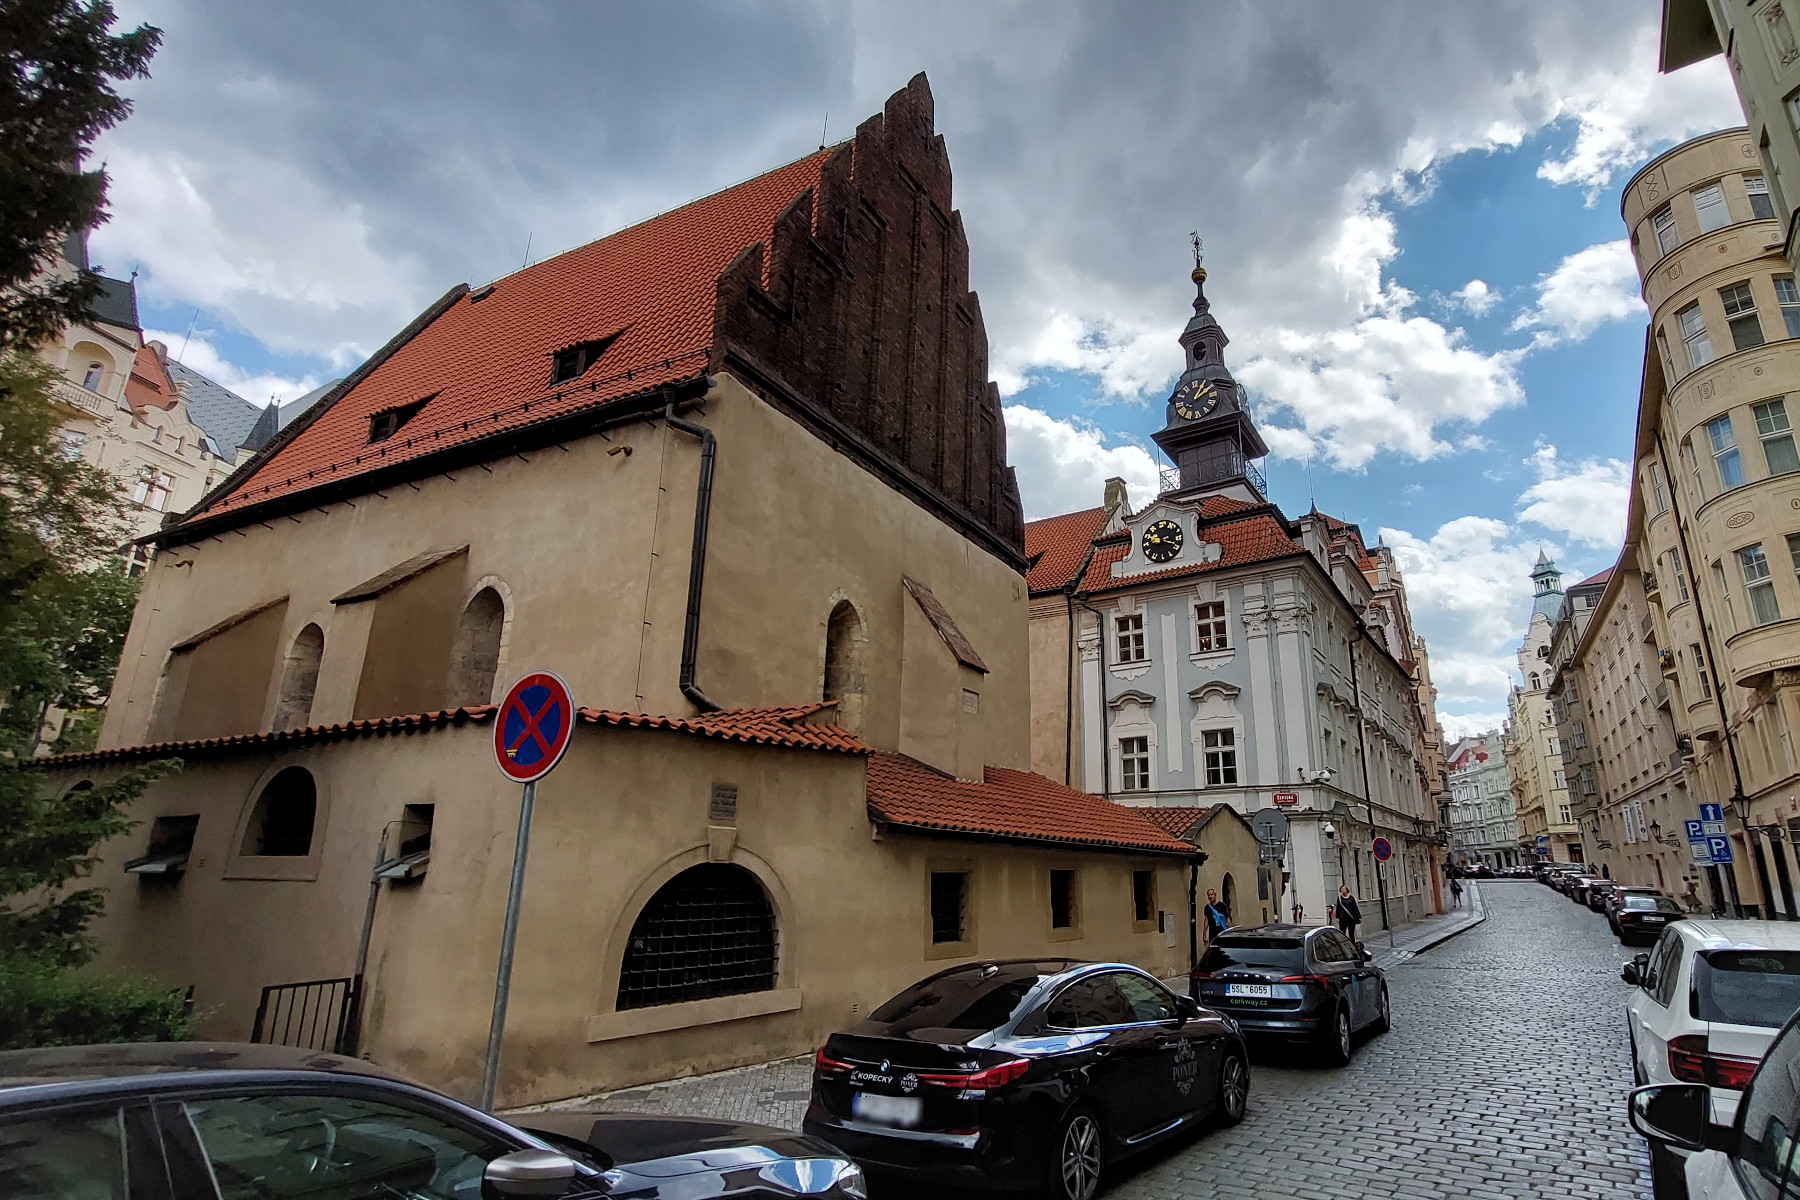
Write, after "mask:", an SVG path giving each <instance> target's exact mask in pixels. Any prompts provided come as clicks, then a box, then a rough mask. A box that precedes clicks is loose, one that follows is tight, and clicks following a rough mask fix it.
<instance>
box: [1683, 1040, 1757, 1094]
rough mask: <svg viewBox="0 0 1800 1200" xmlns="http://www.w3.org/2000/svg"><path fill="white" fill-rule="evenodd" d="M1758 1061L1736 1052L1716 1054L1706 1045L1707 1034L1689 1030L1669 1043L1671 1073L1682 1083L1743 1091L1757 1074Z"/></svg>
mask: <svg viewBox="0 0 1800 1200" xmlns="http://www.w3.org/2000/svg"><path fill="white" fill-rule="evenodd" d="M1756 1067H1757V1060H1756V1059H1754V1058H1739V1057H1738V1056H1736V1055H1735V1054H1715V1053H1713V1052H1711V1051H1709V1050H1708V1049H1707V1048H1706V1035H1705V1034H1704V1033H1689V1034H1684V1035H1683V1036H1681V1037H1678V1038H1673V1039H1671V1040H1670V1042H1669V1073H1670V1074H1671V1075H1673V1076H1675V1078H1677V1079H1679V1080H1681V1081H1682V1082H1683V1083H1704V1084H1706V1085H1707V1086H1708V1087H1721V1088H1733V1089H1735V1090H1737V1091H1742V1090H1743V1089H1744V1088H1746V1087H1748V1086H1749V1085H1750V1077H1751V1076H1752V1075H1754V1074H1756Z"/></svg>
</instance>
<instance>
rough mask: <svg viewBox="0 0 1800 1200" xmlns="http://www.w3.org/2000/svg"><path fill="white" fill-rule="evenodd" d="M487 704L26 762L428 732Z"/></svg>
mask: <svg viewBox="0 0 1800 1200" xmlns="http://www.w3.org/2000/svg"><path fill="white" fill-rule="evenodd" d="M494 709H495V706H494V705H492V704H468V705H464V706H462V707H460V708H441V709H433V710H431V711H430V712H422V713H409V714H406V715H403V716H394V717H367V718H364V719H362V720H356V721H339V722H337V723H335V724H332V725H308V726H306V727H304V728H302V729H283V730H280V731H264V732H262V733H235V734H230V735H228V736H225V737H214V738H189V739H185V740H182V741H173V742H150V743H147V744H143V745H137V746H116V747H113V748H111V749H107V750H82V751H77V752H76V753H74V754H52V755H49V756H47V757H44V758H34V759H32V760H31V761H30V762H29V763H27V764H25V765H26V766H28V767H63V766H75V765H79V764H82V763H99V762H118V761H123V760H126V759H134V758H168V757H173V756H179V755H186V754H194V753H196V752H200V751H213V750H230V749H239V748H244V747H251V746H310V745H315V744H317V743H320V742H341V741H346V740H348V739H350V738H356V737H370V736H374V737H384V736H386V735H388V734H394V733H428V732H430V731H432V730H434V729H442V728H443V727H444V726H446V725H463V724H467V723H470V722H475V723H480V722H482V721H486V720H487V719H488V718H489V717H491V716H493V715H494Z"/></svg>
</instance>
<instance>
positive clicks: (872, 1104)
mask: <svg viewBox="0 0 1800 1200" xmlns="http://www.w3.org/2000/svg"><path fill="white" fill-rule="evenodd" d="M924 1109H925V1104H924V1101H922V1100H920V1099H919V1098H918V1097H917V1096H875V1095H871V1094H870V1093H868V1092H854V1093H852V1094H851V1096H850V1115H851V1116H853V1117H856V1118H858V1119H859V1120H863V1121H874V1122H876V1123H877V1124H881V1125H898V1126H900V1127H901V1128H902V1129H910V1128H912V1127H913V1126H914V1125H917V1124H918V1123H919V1118H920V1116H922V1115H923V1114H924Z"/></svg>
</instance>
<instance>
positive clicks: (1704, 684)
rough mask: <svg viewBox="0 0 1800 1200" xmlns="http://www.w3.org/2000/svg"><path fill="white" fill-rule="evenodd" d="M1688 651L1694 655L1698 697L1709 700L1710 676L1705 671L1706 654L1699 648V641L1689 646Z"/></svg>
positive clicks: (1710, 693) (1710, 695)
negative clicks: (1698, 687) (1698, 689)
mask: <svg viewBox="0 0 1800 1200" xmlns="http://www.w3.org/2000/svg"><path fill="white" fill-rule="evenodd" d="M1688 653H1689V654H1691V655H1693V657H1694V678H1695V679H1696V680H1698V681H1699V684H1700V698H1701V699H1702V700H1710V699H1712V676H1710V675H1708V674H1707V673H1706V654H1705V652H1704V651H1702V650H1701V649H1700V643H1699V642H1695V643H1694V644H1693V645H1691V646H1689V647H1688Z"/></svg>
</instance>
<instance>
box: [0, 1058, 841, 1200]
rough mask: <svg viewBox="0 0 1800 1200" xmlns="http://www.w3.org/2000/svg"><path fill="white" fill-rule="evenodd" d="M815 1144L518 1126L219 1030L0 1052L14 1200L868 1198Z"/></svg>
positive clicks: (569, 1116) (8, 1186)
mask: <svg viewBox="0 0 1800 1200" xmlns="http://www.w3.org/2000/svg"><path fill="white" fill-rule="evenodd" d="M866 1194H867V1193H866V1191H865V1189H864V1186H863V1179H862V1171H861V1168H859V1167H858V1166H856V1164H855V1163H853V1162H851V1161H849V1160H848V1159H846V1158H845V1157H844V1156H843V1155H842V1154H840V1153H839V1152H838V1151H836V1150H834V1149H832V1148H831V1147H830V1146H827V1145H824V1144H822V1143H820V1142H818V1141H815V1140H814V1139H812V1138H808V1137H802V1136H801V1135H799V1134H795V1133H789V1132H784V1131H781V1130H774V1129H762V1128H759V1127H757V1126H742V1125H732V1124H730V1123H728V1122H721V1121H700V1120H684V1119H682V1118H664V1117H640V1116H629V1115H618V1116H613V1115H605V1116H601V1115H596V1114H593V1113H586V1114H582V1113H531V1114H528V1115H520V1116H518V1117H517V1118H516V1123H515V1124H509V1123H507V1122H504V1121H501V1120H498V1119H496V1118H494V1117H491V1116H488V1115H487V1114H486V1113H482V1112H478V1111H476V1110H475V1109H472V1108H469V1107H467V1106H465V1105H462V1104H458V1103H457V1102H456V1101H454V1100H451V1099H448V1098H447V1097H444V1096H441V1095H439V1094H437V1093H436V1092H431V1091H427V1090H426V1089H424V1088H420V1087H417V1086H414V1085H413V1084H410V1083H407V1082H405V1081H404V1080H401V1079H398V1078H396V1077H395V1076H393V1075H390V1074H388V1073H387V1072H385V1071H383V1070H381V1069H380V1068H379V1067H375V1066H372V1065H371V1064H369V1063H366V1062H359V1061H357V1060H356V1059H351V1058H340V1057H338V1056H337V1055H332V1054H320V1053H317V1052H314V1051H310V1050H295V1049H290V1048H288V1047H285V1046H247V1045H236V1044H232V1043H223V1042H185V1043H178V1044H159V1043H139V1044H135V1045H126V1046H74V1047H67V1048H62V1049H55V1050H15V1051H10V1052H7V1053H0V1196H8V1197H10V1196H21V1197H23V1196H126V1195H129V1196H131V1197H132V1200H140V1198H144V1200H169V1198H171V1197H173V1198H175V1200H280V1198H285V1197H296V1198H298V1197H305V1198H306V1200H364V1198H365V1197H394V1198H395V1200H400V1198H403V1197H404V1198H411V1200H461V1198H463V1197H467V1198H468V1200H506V1198H507V1197H513V1196H560V1197H587V1196H609V1197H620V1196H630V1197H632V1198H633V1200H675V1198H677V1197H679V1198H680V1200H702V1198H707V1197H724V1196H730V1197H734V1198H738V1197H755V1198H757V1200H778V1198H781V1200H785V1198H788V1197H796V1196H818V1197H828V1198H832V1200H862V1198H863V1197H865V1196H866Z"/></svg>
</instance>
